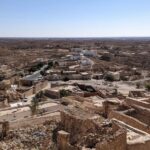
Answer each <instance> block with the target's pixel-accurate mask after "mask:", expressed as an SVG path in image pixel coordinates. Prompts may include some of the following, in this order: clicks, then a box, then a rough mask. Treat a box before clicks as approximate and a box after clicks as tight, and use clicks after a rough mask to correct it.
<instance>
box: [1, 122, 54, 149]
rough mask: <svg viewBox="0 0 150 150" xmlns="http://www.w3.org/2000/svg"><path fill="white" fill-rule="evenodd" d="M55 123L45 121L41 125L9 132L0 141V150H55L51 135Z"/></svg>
mask: <svg viewBox="0 0 150 150" xmlns="http://www.w3.org/2000/svg"><path fill="white" fill-rule="evenodd" d="M55 127H56V122H52V121H46V122H45V123H44V124H43V125H40V126H35V127H28V128H21V129H15V130H12V131H9V133H8V135H7V137H5V139H4V140H1V141H0V150H55V149H56V148H55V145H54V143H53V140H52V133H53V130H54V129H55Z"/></svg>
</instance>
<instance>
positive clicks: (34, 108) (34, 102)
mask: <svg viewBox="0 0 150 150" xmlns="http://www.w3.org/2000/svg"><path fill="white" fill-rule="evenodd" d="M38 108H39V101H38V99H37V98H35V97H33V99H32V101H31V105H30V109H31V114H32V116H33V115H35V114H36V113H37V112H38Z"/></svg>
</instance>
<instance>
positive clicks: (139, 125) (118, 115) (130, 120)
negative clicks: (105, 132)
mask: <svg viewBox="0 0 150 150" xmlns="http://www.w3.org/2000/svg"><path fill="white" fill-rule="evenodd" d="M108 118H109V119H112V118H115V119H118V120H120V121H123V122H125V123H126V124H128V125H130V126H133V127H134V128H137V129H139V130H142V131H145V132H147V133H150V128H148V126H147V125H146V124H144V123H142V122H140V121H138V120H137V119H135V118H133V117H130V116H127V115H125V114H123V113H120V112H117V111H111V112H110V113H109V115H108Z"/></svg>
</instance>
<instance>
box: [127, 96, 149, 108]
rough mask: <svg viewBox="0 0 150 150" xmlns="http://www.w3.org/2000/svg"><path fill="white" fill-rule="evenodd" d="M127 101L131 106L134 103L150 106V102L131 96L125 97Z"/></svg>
mask: <svg viewBox="0 0 150 150" xmlns="http://www.w3.org/2000/svg"><path fill="white" fill-rule="evenodd" d="M125 102H126V103H127V104H128V105H131V106H132V105H139V106H143V107H145V108H150V103H148V102H144V101H138V100H136V99H133V98H130V97H128V98H127V99H125Z"/></svg>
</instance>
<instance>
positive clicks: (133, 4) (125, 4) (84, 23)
mask: <svg viewBox="0 0 150 150" xmlns="http://www.w3.org/2000/svg"><path fill="white" fill-rule="evenodd" d="M109 36H111V37H113V36H150V0H0V37H109Z"/></svg>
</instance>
